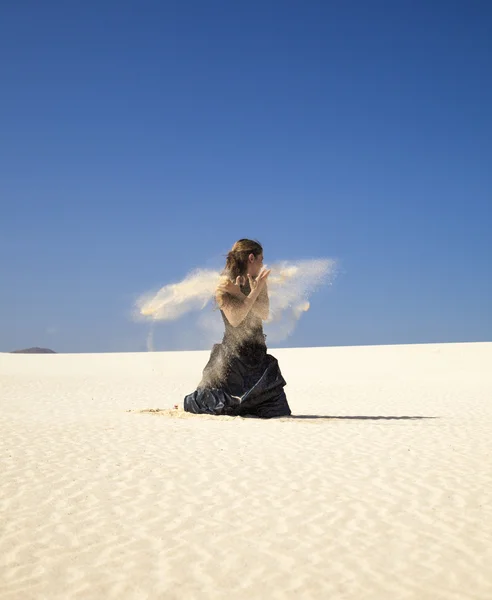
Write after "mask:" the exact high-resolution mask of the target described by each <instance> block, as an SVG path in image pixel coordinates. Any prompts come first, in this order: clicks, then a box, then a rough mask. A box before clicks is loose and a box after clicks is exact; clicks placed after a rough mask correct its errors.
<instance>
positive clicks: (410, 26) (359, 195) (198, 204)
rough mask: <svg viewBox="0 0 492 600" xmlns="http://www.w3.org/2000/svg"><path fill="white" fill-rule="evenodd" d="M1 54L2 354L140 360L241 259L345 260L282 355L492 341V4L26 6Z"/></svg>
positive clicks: (11, 12) (170, 339)
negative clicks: (174, 316) (189, 293)
mask: <svg viewBox="0 0 492 600" xmlns="http://www.w3.org/2000/svg"><path fill="white" fill-rule="evenodd" d="M0 51H1V56H2V60H1V62H0V77H1V80H0V81H1V94H0V131H1V136H0V165H1V167H0V170H1V177H0V202H1V219H0V280H1V294H0V351H8V350H12V349H14V348H20V347H27V346H34V345H39V346H48V347H51V348H53V349H55V350H58V351H61V352H88V351H94V352H98V351H129V350H142V349H144V348H145V338H146V333H147V330H146V328H145V326H143V325H142V324H135V323H132V322H131V319H130V314H131V308H132V305H133V302H134V300H135V297H136V296H138V295H139V294H140V293H142V292H145V291H147V290H148V289H149V288H156V287H160V286H162V285H164V284H166V283H170V282H172V281H177V280H179V279H182V278H183V277H184V276H185V275H186V274H187V273H188V272H189V271H190V270H191V269H192V268H194V267H198V266H203V267H211V266H214V267H220V266H221V264H222V260H223V255H224V254H225V253H226V252H227V250H228V248H229V247H230V246H231V245H232V243H233V242H234V241H235V240H236V239H238V238H241V237H253V238H256V239H259V240H260V241H261V242H262V243H263V245H264V248H265V260H266V261H267V262H274V261H276V260H279V259H287V260H288V259H307V258H317V257H336V258H338V259H339V261H340V265H341V267H342V269H341V274H340V276H339V277H338V278H337V280H336V282H335V284H334V285H333V286H331V287H326V288H323V289H322V290H320V291H319V292H318V293H317V294H315V295H314V296H313V298H312V308H311V310H310V312H308V313H306V315H304V316H303V318H302V319H301V321H300V322H299V324H298V326H297V329H296V331H295V332H294V334H293V335H292V336H291V337H290V338H289V339H288V340H286V341H285V342H284V343H283V344H282V345H283V346H328V345H352V344H393V343H416V342H451V341H480V340H491V339H492V308H491V307H492V303H491V297H492V276H491V275H492V264H491V263H492V243H491V231H492V77H491V73H492V4H490V3H488V2H484V1H472V2H464V1H462V2H456V1H448V2H444V1H442V2H439V1H435V2H423V1H412V2H410V1H405V0H402V1H398V2H389V1H386V2H380V1H378V0H375V1H372V2H367V1H365V0H364V1H362V0H360V1H355V0H354V1H353V2H338V1H337V2H329V1H326V0H325V1H319V2H318V1H306V2H300V1H295V2H294V1H290V0H282V1H280V0H279V1H269V0H263V1H261V2H260V1H256V0H251V1H249V2H241V3H240V2H226V1H225V0H223V1H214V0H211V1H210V2H202V1H198V0H196V1H185V0H183V1H179V2H177V1H176V2H174V1H173V2H171V1H170V2H158V1H154V2H150V1H149V2H136V1H131V2H115V1H104V0H102V1H99V2H93V1H87V2H52V1H49V0H47V1H46V2H34V1H22V0H19V2H15V3H14V2H10V3H5V2H4V3H2V5H1V7H0ZM181 326H183V323H181V322H179V321H178V322H177V323H174V324H173V325H172V326H168V329H166V326H162V327H161V328H160V333H159V335H160V337H159V343H160V348H162V349H174V348H182V347H183V342H182V340H181V341H180V335H179V331H180V327H181ZM186 347H188V348H189V349H193V347H194V343H193V340H189V341H187V343H186ZM197 347H198V345H197Z"/></svg>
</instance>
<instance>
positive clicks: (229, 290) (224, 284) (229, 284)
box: [217, 277, 244, 298]
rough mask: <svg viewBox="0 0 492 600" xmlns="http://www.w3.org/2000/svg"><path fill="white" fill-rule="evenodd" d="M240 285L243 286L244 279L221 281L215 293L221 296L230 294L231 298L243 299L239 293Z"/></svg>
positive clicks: (242, 295)
mask: <svg viewBox="0 0 492 600" xmlns="http://www.w3.org/2000/svg"><path fill="white" fill-rule="evenodd" d="M242 285H244V277H236V281H231V280H230V279H223V280H222V281H221V282H220V283H219V285H218V287H217V291H218V292H219V293H222V294H231V296H235V297H236V298H241V297H244V294H243V293H242V291H241V286H242Z"/></svg>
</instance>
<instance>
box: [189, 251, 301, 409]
mask: <svg viewBox="0 0 492 600" xmlns="http://www.w3.org/2000/svg"><path fill="white" fill-rule="evenodd" d="M269 274H270V271H269V270H266V269H265V268H264V267H263V249H262V247H261V245H260V244H259V243H258V242H255V241H252V240H247V239H242V240H239V241H238V242H236V243H235V244H234V246H233V247H232V250H231V251H230V252H229V254H228V255H227V262H226V266H225V269H224V272H223V275H224V278H223V280H222V282H221V283H220V284H219V286H218V288H217V291H216V300H217V304H218V306H219V308H220V312H221V315H222V319H223V321H224V325H225V333H224V338H223V340H222V343H221V344H215V345H214V347H213V348H212V352H211V355H210V359H209V361H208V363H207V365H206V366H205V369H204V370H203V376H202V380H201V382H200V384H199V385H198V388H197V390H196V391H195V392H193V393H192V394H189V395H188V396H186V397H185V399H184V409H185V410H186V411H188V412H191V413H205V414H213V415H252V416H257V417H261V418H265V419H269V418H271V417H284V416H288V415H290V408H289V404H288V402H287V398H286V396H285V392H284V386H285V380H284V378H283V377H282V373H281V372H280V369H279V366H278V363H277V359H276V358H274V357H273V356H271V355H270V354H267V347H266V344H265V335H264V334H263V324H262V321H263V320H265V319H267V318H268V313H269V300H268V290H267V280H268V275H269Z"/></svg>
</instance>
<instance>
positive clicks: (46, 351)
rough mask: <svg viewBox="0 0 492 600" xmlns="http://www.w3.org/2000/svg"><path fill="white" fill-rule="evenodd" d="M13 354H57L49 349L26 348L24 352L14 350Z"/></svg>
mask: <svg viewBox="0 0 492 600" xmlns="http://www.w3.org/2000/svg"><path fill="white" fill-rule="evenodd" d="M11 354H56V352H55V351H54V350H50V349H49V348H25V349H24V350H13V351H12V352H11Z"/></svg>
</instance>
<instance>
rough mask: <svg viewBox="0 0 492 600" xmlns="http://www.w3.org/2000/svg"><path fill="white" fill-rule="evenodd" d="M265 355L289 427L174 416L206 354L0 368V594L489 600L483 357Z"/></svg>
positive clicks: (345, 352) (490, 518) (461, 348)
mask: <svg viewBox="0 0 492 600" xmlns="http://www.w3.org/2000/svg"><path fill="white" fill-rule="evenodd" d="M272 353H273V354H275V356H277V358H278V359H279V362H280V366H281V369H282V371H283V374H284V376H285V378H286V380H287V382H288V386H287V389H286V392H287V396H288V399H289V402H290V405H291V408H292V410H293V412H294V414H295V415H298V417H297V418H291V419H277V420H273V421H262V420H259V419H242V418H233V417H226V418H220V417H219V418H216V417H207V416H194V415H188V414H186V413H183V411H182V410H181V409H178V410H174V409H173V408H172V407H173V405H174V404H177V403H178V404H179V405H180V407H181V406H182V398H183V396H184V395H185V394H186V393H189V392H191V391H193V389H194V388H195V386H196V383H197V382H198V380H199V379H200V376H201V370H202V368H203V366H204V364H205V362H206V360H207V358H208V352H181V353H179V352H176V353H155V354H107V355H54V356H43V355H41V356H23V355H8V354H0V409H1V411H0V436H1V437H0V449H1V457H0V461H1V462H0V473H1V488H0V490H1V491H0V519H1V521H0V531H1V536H0V597H1V598H2V599H19V600H28V599H31V598H32V599H39V598H43V599H44V598H46V599H50V600H51V599H54V598H60V599H61V598H63V599H67V598H68V599H71V598H84V599H85V598H87V599H91V600H92V599H99V598H101V599H104V600H106V599H111V598H115V599H118V600H119V599H122V598H123V599H126V598H130V599H133V598H135V599H153V598H176V599H178V598H179V599H182V598H185V599H188V598H190V599H192V598H213V599H216V598H247V599H248V600H251V599H254V598H268V599H270V598H271V599H275V598H316V599H319V598H329V599H333V600H337V599H350V600H362V599H363V600H385V599H388V600H403V599H412V600H413V599H415V600H440V599H443V600H444V599H450V600H451V599H452V600H465V599H470V600H471V599H473V600H480V599H483V600H490V598H492V570H491V568H490V566H491V565H492V466H491V464H492V460H491V458H492V456H491V451H492V374H491V369H490V365H491V364H492V344H448V345H422V346H393V347H389V346H387V347H360V348H314V349H288V350H278V351H272ZM150 409H153V410H152V411H151V410H150ZM156 409H162V410H159V411H157V410H156Z"/></svg>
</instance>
